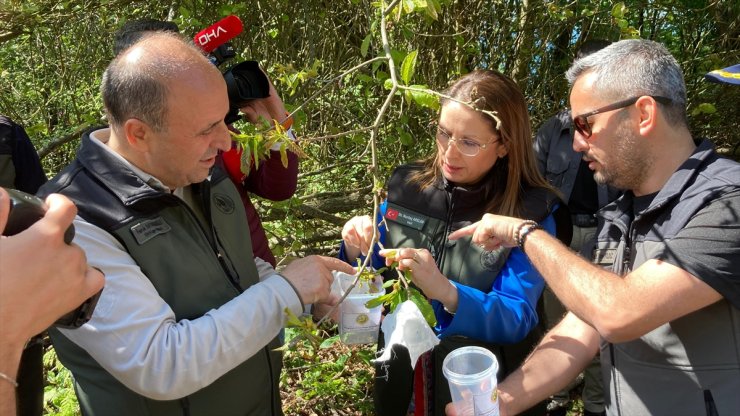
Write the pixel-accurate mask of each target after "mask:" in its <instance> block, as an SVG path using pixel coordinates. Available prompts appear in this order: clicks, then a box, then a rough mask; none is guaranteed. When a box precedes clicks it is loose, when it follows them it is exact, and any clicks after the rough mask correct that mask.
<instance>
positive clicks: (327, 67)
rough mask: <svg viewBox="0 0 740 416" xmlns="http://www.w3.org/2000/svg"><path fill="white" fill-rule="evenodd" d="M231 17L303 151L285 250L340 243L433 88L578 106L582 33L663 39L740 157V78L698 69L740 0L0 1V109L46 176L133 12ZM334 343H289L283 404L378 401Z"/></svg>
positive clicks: (700, 130)
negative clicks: (574, 82) (570, 80)
mask: <svg viewBox="0 0 740 416" xmlns="http://www.w3.org/2000/svg"><path fill="white" fill-rule="evenodd" d="M389 6H391V7H389ZM230 14H234V15H237V16H238V17H239V18H240V19H241V20H242V21H243V22H244V27H245V30H244V33H242V34H241V35H240V36H238V37H237V38H235V39H233V41H232V43H233V44H234V46H235V48H236V51H237V58H236V59H235V60H234V61H232V62H230V63H231V64H233V63H236V62H240V61H242V60H256V61H258V62H259V63H260V65H261V67H262V68H263V69H264V70H265V71H266V72H267V73H268V75H269V77H270V78H271V79H272V80H273V82H274V83H275V86H276V88H277V89H278V91H279V92H280V94H281V96H282V98H283V100H284V101H285V103H286V106H287V107H288V109H289V110H290V111H295V118H296V124H295V126H294V129H295V130H296V133H297V135H298V136H299V137H300V141H299V144H300V146H301V147H302V149H303V150H304V152H305V153H306V155H307V156H306V157H305V158H304V159H303V160H301V162H300V163H301V164H300V175H299V184H298V191H297V193H296V195H295V196H294V197H293V198H291V199H289V200H287V201H282V202H271V201H264V200H259V199H258V200H257V201H256V202H257V206H258V210H259V211H260V213H261V215H262V218H263V219H264V221H265V226H266V229H267V231H268V236H269V238H270V242H271V247H272V249H273V251H274V252H275V254H276V256H277V257H278V258H279V259H282V260H283V261H284V262H285V261H289V260H290V259H291V258H294V257H295V256H304V255H307V254H313V253H321V254H328V255H333V254H335V253H336V248H337V243H338V240H339V231H340V229H341V226H342V225H343V224H344V222H345V221H346V220H347V219H349V218H351V217H352V216H353V215H357V214H370V213H371V212H372V209H373V196H376V197H377V195H378V192H377V191H378V190H379V189H380V188H382V185H383V181H384V180H385V178H387V176H388V174H389V173H390V171H391V169H392V168H393V167H395V166H397V165H398V164H400V163H403V162H406V161H411V160H415V159H418V158H421V157H423V156H425V155H427V154H429V153H430V152H431V151H432V149H433V146H434V140H433V136H432V134H431V133H430V131H429V123H430V122H431V121H433V120H434V119H435V118H436V115H437V108H438V104H437V96H436V95H435V94H434V93H433V91H442V90H444V88H445V87H446V86H447V85H448V82H449V81H450V80H454V79H455V78H457V77H459V76H460V75H461V74H464V73H467V72H469V71H471V70H473V69H476V68H489V69H496V70H499V71H501V72H503V73H504V74H507V75H509V76H510V77H512V78H513V79H514V80H516V81H517V83H518V84H519V86H520V87H521V88H522V90H523V91H524V95H525V97H526V98H527V100H528V104H529V109H530V117H531V120H532V128H533V131H536V129H537V127H539V125H540V124H541V123H542V122H543V121H545V120H546V119H547V118H549V117H550V116H552V115H553V114H555V113H556V112H557V111H558V110H560V109H562V108H564V107H567V94H568V85H567V83H566V81H565V79H564V76H563V74H564V72H565V70H566V69H567V68H568V67H569V65H570V63H571V62H572V60H573V57H574V52H575V50H577V48H578V47H579V46H580V45H581V44H582V43H583V42H584V41H586V40H588V39H607V40H611V41H616V40H620V39H626V38H638V37H639V38H645V39H651V40H656V41H659V42H662V43H663V44H665V45H666V46H667V47H668V49H669V50H670V51H671V52H672V53H673V55H674V56H675V57H676V59H677V60H678V62H679V63H680V65H681V67H682V69H683V71H684V77H685V80H686V85H687V90H688V114H689V122H690V125H691V127H692V132H693V133H694V135H695V137H708V138H711V139H712V140H713V141H714V142H715V144H716V145H717V146H718V147H719V148H720V150H721V152H723V153H725V154H727V155H728V156H730V157H734V158H736V159H737V158H738V155H739V154H740V149H739V148H740V86H732V85H720V84H713V83H709V82H707V81H706V80H705V79H704V74H706V73H707V72H708V71H710V70H713V69H719V68H724V67H727V66H730V65H733V64H738V63H740V2H738V1H736V0H714V1H708V0H636V1H623V2H615V1H603V0H577V1H564V0H557V1H530V0H503V1H502V0H498V1H497V0H461V1H453V0H396V1H395V2H390V1H386V2H380V1H373V2H371V1H367V0H333V1H327V0H301V1H295V0H250V1H245V2H235V1H220V0H215V1H207V2H206V1H195V0H192V1H186V0H182V1H178V0H173V1H125V0H69V1H61V0H56V1H53V0H31V1H8V0H0V113H1V114H4V115H7V116H9V117H10V118H12V119H13V120H15V121H16V122H18V123H20V124H22V125H23V126H25V128H26V130H27V132H28V133H29V135H30V137H31V139H32V140H33V142H34V144H35V146H36V147H37V149H39V153H40V156H41V157H42V163H43V165H44V168H45V170H46V173H47V175H48V176H49V177H52V176H53V175H54V174H56V173H57V172H58V171H59V170H60V169H61V168H63V167H64V166H66V165H67V164H68V163H69V162H70V161H71V160H72V159H73V158H74V155H75V152H76V149H77V147H78V145H79V137H80V134H81V132H82V131H84V130H86V129H88V128H90V127H92V126H97V125H103V124H106V121H105V119H104V114H103V112H102V104H101V100H100V94H99V85H100V79H101V75H102V73H103V70H104V69H105V67H106V65H107V64H108V63H109V62H110V60H111V59H112V57H113V52H112V45H113V33H114V32H115V31H116V30H117V29H118V28H119V27H120V26H121V25H122V24H123V23H124V22H126V21H127V20H130V19H137V18H157V19H163V20H171V21H174V22H176V23H177V24H178V26H179V27H180V30H181V32H182V33H183V34H184V35H186V36H187V37H191V36H193V35H194V34H195V33H197V32H199V31H200V30H201V29H204V28H206V27H208V26H210V25H211V24H213V23H214V22H216V21H218V20H219V19H221V18H223V17H225V16H227V15H230ZM227 66H228V64H227ZM375 200H377V198H375ZM332 339H333V340H335V339H336V338H330V340H332ZM323 347H324V348H322V349H321V351H313V353H316V354H309V355H306V354H305V353H303V352H295V351H294V352H289V353H287V354H286V370H285V371H284V375H283V378H282V381H283V387H284V392H283V393H284V395H283V397H284V402H285V405H286V414H307V415H308V414H312V413H315V414H318V415H322V414H340V415H341V414H370V413H371V409H372V405H371V400H370V390H371V388H372V387H371V386H372V372H371V371H370V368H369V367H368V366H367V362H368V360H369V359H370V358H371V357H372V351H371V350H370V349H369V348H362V347H354V348H348V347H347V346H343V345H339V344H337V343H332V342H325V343H324V345H323ZM46 359H47V362H46V366H47V370H48V372H47V384H48V385H47V397H46V398H47V405H46V411H47V412H48V413H49V414H76V413H77V412H78V409H77V407H76V402H75V400H74V394H73V393H72V391H71V389H70V380H69V375H68V374H67V373H66V371H65V370H64V369H63V368H61V366H60V365H59V363H58V362H57V361H56V359H55V356H54V354H53V350H51V349H49V352H48V354H47V356H46ZM577 411H578V410H577V409H574V413H572V414H577Z"/></svg>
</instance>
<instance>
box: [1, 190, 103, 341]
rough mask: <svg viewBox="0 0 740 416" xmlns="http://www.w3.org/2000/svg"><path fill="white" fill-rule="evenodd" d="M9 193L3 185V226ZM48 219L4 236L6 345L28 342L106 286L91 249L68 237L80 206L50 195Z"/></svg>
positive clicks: (2, 317) (7, 211)
mask: <svg viewBox="0 0 740 416" xmlns="http://www.w3.org/2000/svg"><path fill="white" fill-rule="evenodd" d="M9 201H10V200H9V197H8V194H7V193H6V192H5V190H4V189H0V231H2V230H3V229H5V225H6V221H7V217H8V213H9V207H10V206H9ZM46 204H47V205H48V209H47V211H46V214H45V215H44V217H43V218H41V219H40V220H39V221H37V222H36V223H35V224H33V225H32V226H31V227H29V228H28V229H27V230H25V231H23V232H21V233H19V234H17V235H14V236H12V237H0V287H2V289H1V290H0V320H2V322H3V336H2V338H3V339H4V340H5V345H8V346H12V344H13V343H19V344H20V347H21V348H22V347H23V343H25V341H26V340H27V339H28V338H30V337H31V336H33V335H36V334H38V333H39V332H41V331H43V330H44V329H46V328H47V327H48V326H49V325H51V324H52V323H53V322H54V321H55V320H56V319H57V318H59V317H60V316H61V315H63V314H65V313H67V312H69V311H71V310H73V309H75V308H76V307H78V306H79V305H81V304H82V303H83V302H84V301H85V300H86V299H87V298H89V297H90V296H92V295H93V294H95V293H97V292H98V291H99V290H100V288H101V287H102V286H103V282H104V278H103V274H102V273H101V272H100V271H98V270H95V269H93V268H91V267H90V266H88V265H87V259H86V257H85V253H84V252H83V251H82V249H80V248H79V247H78V246H76V245H74V244H71V245H70V244H66V243H65V242H64V233H65V231H66V230H67V228H68V227H69V225H70V224H71V223H72V220H74V218H75V215H76V214H77V207H75V206H74V204H73V203H72V202H71V201H70V200H69V199H67V198H66V197H64V196H61V195H50V196H49V197H48V198H47V199H46Z"/></svg>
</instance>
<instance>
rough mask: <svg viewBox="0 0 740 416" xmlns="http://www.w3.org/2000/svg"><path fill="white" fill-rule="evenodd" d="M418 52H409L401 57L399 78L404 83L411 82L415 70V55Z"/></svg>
mask: <svg viewBox="0 0 740 416" xmlns="http://www.w3.org/2000/svg"><path fill="white" fill-rule="evenodd" d="M418 54H419V51H411V52H409V54H408V55H406V57H405V58H403V63H401V79H402V80H403V83H404V84H406V85H408V84H409V83H410V82H411V79H412V78H413V77H414V72H416V57H417V55H418Z"/></svg>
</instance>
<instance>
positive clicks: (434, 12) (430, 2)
mask: <svg viewBox="0 0 740 416" xmlns="http://www.w3.org/2000/svg"><path fill="white" fill-rule="evenodd" d="M441 12H442V6H440V4H439V1H438V0H427V16H429V17H431V18H432V19H433V20H437V19H438V18H439V13H441Z"/></svg>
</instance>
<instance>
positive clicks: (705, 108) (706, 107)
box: [699, 103, 717, 114]
mask: <svg viewBox="0 0 740 416" xmlns="http://www.w3.org/2000/svg"><path fill="white" fill-rule="evenodd" d="M699 109H700V110H701V112H702V113H704V114H714V113H716V112H717V108H716V107H715V106H714V104H712V103H701V104H699Z"/></svg>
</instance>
